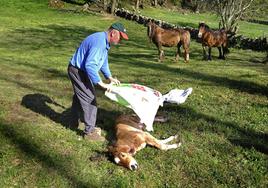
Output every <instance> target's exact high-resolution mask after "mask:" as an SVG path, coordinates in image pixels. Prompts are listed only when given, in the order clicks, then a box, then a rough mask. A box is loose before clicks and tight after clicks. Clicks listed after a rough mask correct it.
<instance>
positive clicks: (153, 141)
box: [145, 132, 181, 150]
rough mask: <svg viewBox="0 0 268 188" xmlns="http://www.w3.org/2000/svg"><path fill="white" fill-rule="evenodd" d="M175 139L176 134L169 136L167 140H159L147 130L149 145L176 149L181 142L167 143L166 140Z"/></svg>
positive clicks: (146, 136)
mask: <svg viewBox="0 0 268 188" xmlns="http://www.w3.org/2000/svg"><path fill="white" fill-rule="evenodd" d="M173 139H175V136H173V137H169V138H168V139H166V140H158V139H156V138H155V137H153V136H152V135H151V134H150V133H147V132H145V141H146V143H147V144H148V145H151V146H154V147H156V148H158V149H160V150H169V149H176V148H178V147H180V145H181V143H178V144H166V142H168V141H171V140H173Z"/></svg>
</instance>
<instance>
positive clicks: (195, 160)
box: [0, 0, 268, 188]
mask: <svg viewBox="0 0 268 188" xmlns="http://www.w3.org/2000/svg"><path fill="white" fill-rule="evenodd" d="M0 14H1V16H0V67H1V68H0V90H1V92H0V143H1V145H0V187H79V188H81V187H267V186H268V158H267V155H268V126H267V125H268V100H267V97H268V85H267V84H268V67H267V64H262V63H260V62H262V60H263V59H264V57H265V54H264V53H258V52H253V51H250V50H238V49H231V52H230V54H229V55H228V57H227V60H226V61H219V60H217V55H218V54H217V50H216V49H213V50H212V54H213V57H212V58H213V61H211V62H206V61H203V60H202V49H201V46H200V44H198V43H196V42H194V41H193V42H192V44H191V53H190V63H189V64H185V63H183V61H182V59H180V61H179V62H174V61H173V58H174V52H175V49H172V48H170V49H165V52H166V59H165V61H164V62H163V63H158V62H157V50H156V48H155V46H154V45H152V44H150V43H149V42H148V39H147V37H146V28H145V27H143V26H142V25H138V24H136V23H133V22H129V21H126V20H121V19H119V18H117V17H111V16H102V15H99V14H93V13H92V14H90V13H77V12H73V11H57V10H53V9H49V8H48V7H47V1H46V0H39V1H38V0H23V1H19V0H12V1H10V0H2V1H1V2H0ZM159 14H160V13H159ZM161 14H162V13H161ZM152 16H154V15H152ZM171 17H172V14H171V13H170V14H163V18H162V19H164V18H166V20H167V21H169V19H170V18H171ZM184 19H185V20H192V21H188V23H189V24H191V23H192V24H194V23H195V22H198V21H199V19H198V20H197V19H196V21H195V18H194V17H192V16H190V17H189V18H187V15H185V16H184ZM212 20H213V19H212ZM114 21H121V22H122V23H123V24H124V25H125V26H126V28H127V29H128V33H129V37H130V40H129V41H122V44H121V45H119V46H115V47H112V48H111V51H110V56H109V61H110V67H111V70H112V72H113V74H114V76H117V77H118V78H119V79H120V80H121V82H126V83H139V84H143V85H146V86H149V87H151V88H154V89H157V90H159V91H160V92H162V93H165V92H168V91H169V90H171V89H174V88H180V89H186V88H188V87H192V88H193V93H192V94H191V95H190V97H189V99H188V100H187V101H186V102H185V103H184V104H182V105H179V106H178V105H166V106H164V107H163V108H161V109H159V111H160V112H163V113H166V114H167V115H168V117H169V121H168V122H167V123H164V124H158V123H157V124H155V125H154V129H155V131H154V132H153V133H152V134H153V135H154V136H156V137H158V138H164V137H168V136H170V135H174V134H176V133H179V135H180V137H181V139H182V141H183V144H182V147H181V148H179V149H177V150H170V151H167V152H163V151H160V150H157V149H155V148H152V147H147V148H145V149H144V150H142V151H140V152H138V153H137V155H136V159H137V161H138V163H139V165H140V169H139V170H138V171H136V172H131V171H129V170H127V169H124V168H122V167H119V166H116V165H115V164H114V163H113V162H112V161H111V158H110V157H109V156H108V155H107V153H106V147H107V144H109V142H110V141H111V140H112V139H113V126H114V120H115V118H116V117H117V116H118V114H122V113H130V112H131V111H130V110H129V109H126V108H124V107H122V106H119V105H117V104H115V103H114V102H112V101H110V100H108V99H107V98H105V96H103V93H102V92H101V91H99V92H98V96H99V97H98V103H99V115H98V122H97V124H98V125H99V126H100V127H101V128H102V129H103V130H104V135H105V136H106V138H107V140H108V141H107V142H105V143H94V142H90V141H87V140H83V139H82V138H81V137H80V136H79V135H77V134H76V132H73V131H71V130H69V129H66V128H65V126H66V123H67V119H68V114H69V111H70V105H71V99H72V88H71V84H70V81H69V80H68V77H67V73H66V69H67V65H68V61H69V59H70V57H71V56H72V54H73V53H74V51H75V49H76V47H77V46H78V45H79V43H80V42H81V40H83V39H84V38H85V37H86V36H87V35H88V34H90V33H92V32H95V31H102V30H106V29H107V27H108V26H109V25H110V24H111V23H112V22H114ZM185 23H187V21H185ZM190 26H191V25H190ZM248 26H251V25H248ZM258 27H263V26H262V25H258ZM266 31H267V30H266ZM245 32H246V31H245ZM252 32H253V33H255V32H256V33H257V32H259V29H256V28H254V27H252ZM80 128H81V129H82V128H83V127H82V126H81V127H80Z"/></svg>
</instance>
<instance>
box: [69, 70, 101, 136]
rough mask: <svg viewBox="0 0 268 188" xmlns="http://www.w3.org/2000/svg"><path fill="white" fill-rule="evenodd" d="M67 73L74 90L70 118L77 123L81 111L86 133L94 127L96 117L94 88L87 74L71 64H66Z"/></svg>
mask: <svg viewBox="0 0 268 188" xmlns="http://www.w3.org/2000/svg"><path fill="white" fill-rule="evenodd" d="M68 75H69V78H70V80H71V82H72V85H73V90H74V95H73V103H72V107H71V115H72V119H73V120H74V121H73V122H77V125H78V120H79V112H81V115H82V118H81V119H82V121H83V122H84V123H85V130H84V132H85V133H86V134H87V133H89V132H91V131H92V130H93V129H94V127H95V124H96V119H97V103H96V93H95V88H94V85H93V83H92V82H91V80H90V79H89V77H88V76H87V74H86V73H85V72H84V71H81V70H79V69H78V68H76V67H74V66H72V65H69V66H68ZM74 126H75V125H74Z"/></svg>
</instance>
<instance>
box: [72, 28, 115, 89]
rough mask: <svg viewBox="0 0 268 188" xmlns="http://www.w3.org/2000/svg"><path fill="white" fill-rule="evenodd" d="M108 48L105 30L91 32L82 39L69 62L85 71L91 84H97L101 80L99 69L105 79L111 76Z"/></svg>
mask: <svg viewBox="0 0 268 188" xmlns="http://www.w3.org/2000/svg"><path fill="white" fill-rule="evenodd" d="M109 49H110V44H109V42H108V34H107V32H97V33H93V34H91V35H89V36H88V37H87V38H86V39H85V40H83V41H82V43H81V44H80V46H79V47H78V48H77V50H76V52H75V53H74V55H73V57H72V58H71V60H70V64H71V65H73V66H74V67H77V68H78V69H81V70H82V71H84V72H86V73H87V75H88V77H89V78H90V80H91V81H92V82H93V84H97V83H98V82H100V81H101V78H100V75H99V71H101V72H102V74H103V75H104V77H105V78H106V79H107V78H109V77H110V76H111V71H110V69H109V65H108V51H109Z"/></svg>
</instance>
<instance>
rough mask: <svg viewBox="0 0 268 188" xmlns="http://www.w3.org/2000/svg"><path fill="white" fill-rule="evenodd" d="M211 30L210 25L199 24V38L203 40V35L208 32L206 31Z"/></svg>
mask: <svg viewBox="0 0 268 188" xmlns="http://www.w3.org/2000/svg"><path fill="white" fill-rule="evenodd" d="M207 29H209V27H208V25H207V24H205V23H204V22H201V23H199V26H198V37H199V38H201V37H202V35H203V34H204V33H205V32H206V30H207Z"/></svg>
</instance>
